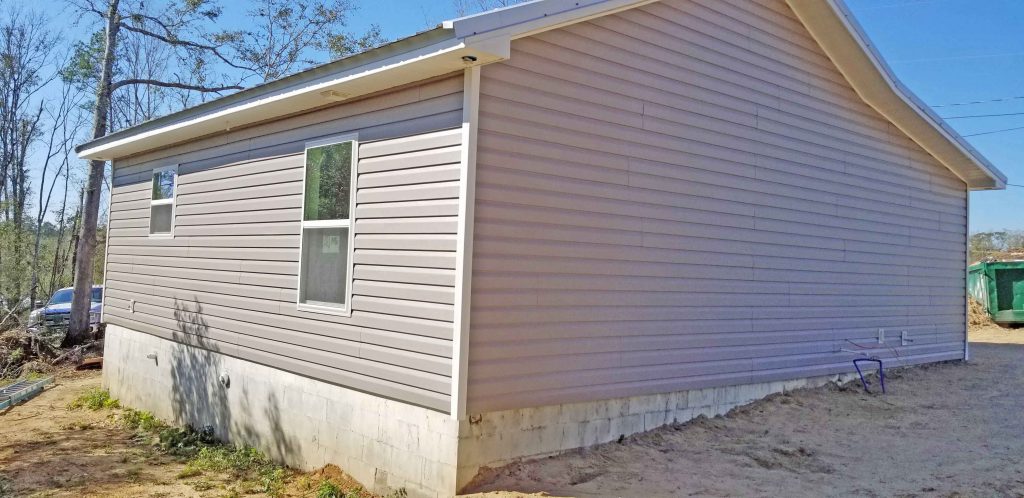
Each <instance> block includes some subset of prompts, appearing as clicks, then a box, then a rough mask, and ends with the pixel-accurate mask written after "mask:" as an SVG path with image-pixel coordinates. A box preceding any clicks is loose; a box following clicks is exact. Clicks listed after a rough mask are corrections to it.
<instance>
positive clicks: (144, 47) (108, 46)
mask: <svg viewBox="0 0 1024 498" xmlns="http://www.w3.org/2000/svg"><path fill="white" fill-rule="evenodd" d="M69 1H70V2H71V3H72V5H74V6H75V7H76V8H77V9H78V10H79V11H80V12H82V13H84V14H88V15H91V16H93V17H95V18H96V19H99V20H101V21H102V23H103V25H104V28H103V31H102V34H99V33H97V34H96V35H94V36H93V37H92V38H90V39H89V40H88V41H86V42H82V43H80V44H79V45H78V50H77V57H76V62H75V64H72V66H71V70H69V71H68V72H67V76H68V77H69V78H70V79H72V80H74V81H77V82H79V84H81V85H84V86H88V87H91V88H92V89H93V91H94V93H95V95H96V98H95V102H94V103H93V104H94V105H93V111H94V112H93V127H92V134H91V137H92V139H98V138H100V137H103V136H104V135H106V134H107V133H108V132H109V130H110V129H111V126H112V125H114V126H116V125H117V124H118V122H123V123H125V124H128V123H133V122H137V120H138V119H140V118H145V119H148V118H150V117H153V115H154V113H155V112H157V110H160V111H163V110H166V109H162V106H163V103H161V102H157V99H159V97H160V95H162V94H161V93H159V91H158V90H157V89H166V90H171V91H177V92H179V93H178V94H177V97H178V98H177V100H178V101H179V102H180V103H181V104H182V105H184V104H188V103H190V101H191V98H193V96H195V95H198V96H199V98H203V97H202V96H203V95H206V94H210V93H216V94H219V93H221V92H224V91H229V90H237V89H241V88H242V87H241V83H242V82H244V81H247V80H248V79H251V78H259V79H260V80H262V81H266V80H269V79H273V78H277V77H280V76H282V75H284V74H287V73H290V72H294V71H296V70H298V69H302V68H305V67H306V66H308V65H311V64H314V63H316V61H314V60H313V55H312V53H313V52H314V51H315V50H317V49H319V50H320V51H321V53H322V52H323V51H333V52H336V53H340V54H344V53H346V52H348V51H351V50H359V49H361V48H365V47H368V46H370V45H372V44H376V43H380V42H383V37H381V36H380V30H379V29H377V28H374V29H371V30H370V32H368V33H367V34H365V35H362V36H360V37H355V36H351V35H348V34H345V33H343V32H342V28H343V27H344V25H345V22H346V20H347V17H348V15H349V14H350V13H351V12H352V10H353V7H352V4H351V3H350V0H258V2H256V6H255V7H253V8H252V9H251V10H250V11H249V16H250V20H251V22H250V26H252V27H251V28H249V29H246V30H236V31H211V30H210V29H209V28H210V25H212V24H213V23H214V22H215V21H216V20H217V19H218V18H219V17H220V14H221V9H220V8H219V7H218V6H217V5H216V4H215V3H214V0H164V1H163V3H162V4H160V5H161V6H160V7H159V8H154V7H153V4H152V2H151V3H150V4H149V5H147V4H145V3H143V2H142V1H141V0H69ZM130 39H134V41H128V40H130ZM126 50H127V51H129V53H127V54H126V52H125V51H126ZM133 51H134V52H133ZM161 51H166V53H167V54H173V55H174V57H175V64H174V67H173V68H171V67H161V66H160V65H159V64H158V62H159V61H157V60H154V57H156V56H155V55H154V54H159V53H162V52H161ZM143 53H145V54H146V55H145V59H146V60H144V61H140V60H139V55H140V54H143ZM133 56H134V60H133V61H132V63H131V64H126V63H125V61H126V60H131V59H133ZM160 60H169V57H165V56H160ZM214 67H220V68H223V69H224V70H227V71H230V72H231V73H232V75H231V76H228V75H225V74H221V75H218V74H216V71H215V70H214V69H212V68H214ZM139 87H142V88H144V91H142V92H138V93H136V94H134V95H133V94H127V95H126V94H125V93H124V92H125V91H126V90H127V89H129V88H139ZM115 108H117V109H118V110H119V112H118V113H114V112H113V111H114V109H115ZM112 115H113V116H116V117H115V119H113V120H112V119H111V116H112ZM104 171H105V162H104V161H101V160H93V161H91V162H90V164H89V177H88V180H87V181H86V185H85V197H84V200H83V207H82V216H81V220H80V233H79V235H78V238H77V241H76V243H77V247H76V254H75V257H74V275H75V276H74V281H75V284H74V286H75V291H74V300H73V302H72V311H71V322H70V326H69V329H68V335H67V339H66V341H65V343H66V344H67V345H71V344H78V343H81V342H82V341H84V340H85V339H86V338H87V334H88V330H89V289H90V287H91V286H92V283H93V271H92V268H91V266H92V262H93V259H94V257H93V256H94V254H95V251H96V244H97V241H96V230H97V220H98V213H99V203H100V197H101V193H102V185H103V177H104Z"/></svg>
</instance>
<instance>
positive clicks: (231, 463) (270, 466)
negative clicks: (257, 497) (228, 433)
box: [179, 445, 286, 496]
mask: <svg viewBox="0 0 1024 498" xmlns="http://www.w3.org/2000/svg"><path fill="white" fill-rule="evenodd" d="M204 472H225V473H228V474H230V475H231V476H233V477H234V478H236V479H238V480H239V481H240V482H241V483H242V485H243V486H244V487H245V488H246V489H247V491H249V492H259V493H265V494H267V495H269V496H279V495H280V494H281V492H282V491H283V489H284V479H285V477H286V473H285V469H284V467H282V466H280V465H277V464H276V463H274V462H273V461H271V460H270V459H269V458H267V456H266V455H265V454H263V452H261V451H259V450H257V449H255V448H252V447H249V446H237V447H229V446H221V445H215V446H205V447H203V448H200V450H199V452H198V453H196V455H195V456H194V457H192V458H191V459H190V460H189V461H188V463H186V464H185V469H184V470H182V472H181V473H180V474H179V477H193V476H197V475H201V474H202V473H204Z"/></svg>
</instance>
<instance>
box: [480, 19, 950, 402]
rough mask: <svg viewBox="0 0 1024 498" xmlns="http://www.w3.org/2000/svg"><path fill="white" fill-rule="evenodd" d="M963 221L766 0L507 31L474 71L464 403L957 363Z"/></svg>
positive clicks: (935, 167)
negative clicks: (874, 354)
mask: <svg viewBox="0 0 1024 498" xmlns="http://www.w3.org/2000/svg"><path fill="white" fill-rule="evenodd" d="M966 215H967V203H966V188H965V186H964V184H963V183H962V182H959V181H958V180H955V177H954V176H953V175H952V174H951V173H950V172H949V171H948V170H947V169H946V168H945V167H943V166H942V165H941V164H939V163H938V162H937V161H936V160H935V159H934V158H932V157H930V156H929V155H928V154H927V152H925V151H923V150H922V149H921V148H920V147H918V146H917V145H916V144H914V143H913V142H912V141H910V140H909V139H907V138H906V137H905V136H903V135H902V134H901V132H900V131H899V130H897V129H896V128H895V127H894V126H892V125H891V124H890V123H889V122H887V121H886V119H885V118H883V117H882V116H880V115H879V114H878V113H877V112H876V111H875V110H874V109H872V108H871V107H870V106H868V105H867V104H866V103H864V102H863V101H861V99H860V98H859V96H858V95H857V93H856V92H855V91H854V90H853V89H852V88H851V87H850V85H849V84H848V83H847V82H846V80H845V78H844V77H843V75H842V74H841V73H839V71H838V70H837V69H836V68H835V67H834V66H833V64H832V63H831V61H830V60H829V58H828V57H827V56H826V55H825V54H824V53H823V52H822V51H821V49H820V48H819V47H818V45H817V44H816V43H815V41H814V40H813V38H812V37H811V36H810V35H809V33H807V31H806V30H805V29H804V28H803V26H802V25H801V24H800V22H799V21H798V20H796V19H795V17H794V16H793V15H792V14H791V12H789V8H788V6H787V5H786V4H785V3H784V2H782V1H781V0H771V1H770V2H760V3H759V2H741V1H725V2H722V1H713V0H664V1H662V2H655V3H652V4H648V5H644V6H641V7H637V8H633V9H629V10H626V11H623V12H620V13H617V14H613V15H608V16H602V17H599V18H596V19H593V20H590V21H587V22H583V23H578V24H574V25H571V26H568V27H564V28H560V29H557V30H552V31H547V32H544V33H541V34H537V35H534V36H530V37H526V38H522V39H519V40H515V41H514V42H513V45H512V57H511V58H510V59H509V60H508V61H505V62H502V63H501V64H493V65H490V66H485V67H484V68H483V69H482V74H481V103H480V133H479V151H478V156H477V188H476V206H475V226H474V255H473V269H474V273H473V288H472V289H473V296H472V301H471V303H472V304H471V306H472V310H471V323H472V327H473V332H472V334H471V335H470V354H469V358H470V374H469V387H468V390H469V400H468V403H469V410H470V411H471V412H473V413H477V412H487V411H492V410H504V409H511V408H521V407H528V406H538V405H544V404H562V403H569V402H577V401H590V400H595V399H606V398H612V397H619V396H636V395H643V394H656V393H664V392H669V391H678V390H686V389H692V388H703V387H713V386H724V385H733V384H743V383H750V382H766V381H769V380H782V379H793V378H799V377H808V376H815V375H826V374H835V373H840V372H848V371H849V370H850V369H851V365H850V359H851V358H852V357H853V356H852V354H851V353H849V352H847V351H846V350H848V349H849V348H852V347H856V346H854V344H863V345H868V347H872V346H871V345H874V347H875V348H876V349H877V351H878V352H879V354H880V355H882V356H885V357H889V358H891V360H892V361H895V362H899V363H901V364H913V363H919V362H924V361H933V360H935V359H938V358H948V357H957V355H962V349H963V341H964V319H963V317H964V312H965V309H964V291H963V285H964V275H963V273H964V261H965V250H964V248H965V242H966V241H965V239H966V236H967V233H966ZM879 328H882V329H886V330H887V331H889V334H890V335H888V337H889V338H890V343H889V344H887V345H886V346H885V347H882V348H878V347H877V344H876V343H877V336H878V329H879ZM902 330H906V331H907V332H908V333H909V334H910V336H911V338H912V339H913V340H914V342H913V343H911V345H909V346H903V345H902V344H901V343H899V342H900V341H899V331H902ZM893 339H896V341H897V343H893V342H892V340H893ZM851 342H852V343H853V344H851ZM876 349H873V350H872V351H875V350H876ZM894 350H898V351H899V356H898V357H897V356H896V354H895V353H893V352H892V351H894Z"/></svg>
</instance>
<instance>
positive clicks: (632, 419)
mask: <svg viewBox="0 0 1024 498" xmlns="http://www.w3.org/2000/svg"><path fill="white" fill-rule="evenodd" d="M610 422H611V428H610V431H609V432H610V433H611V434H612V435H614V436H615V437H618V436H620V435H623V434H624V435H627V436H628V435H630V434H636V433H637V432H642V431H643V430H644V417H643V415H627V416H625V417H618V418H613V419H611V421H610Z"/></svg>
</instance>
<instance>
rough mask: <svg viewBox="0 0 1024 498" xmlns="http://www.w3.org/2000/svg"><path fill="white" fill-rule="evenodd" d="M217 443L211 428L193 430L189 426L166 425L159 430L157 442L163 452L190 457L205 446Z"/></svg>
mask: <svg viewBox="0 0 1024 498" xmlns="http://www.w3.org/2000/svg"><path fill="white" fill-rule="evenodd" d="M216 443H217V439H216V438H215V437H214V436H213V430H212V429H210V428H206V429H203V430H199V431H197V430H195V429H192V428H191V427H168V426H164V428H162V429H160V430H159V433H158V435H157V444H158V445H159V446H160V449H161V450H163V451H164V452H167V453H170V454H172V455H176V456H183V457H192V456H194V455H195V454H196V453H199V451H200V450H201V449H203V448H205V447H207V446H210V445H213V444H216Z"/></svg>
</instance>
